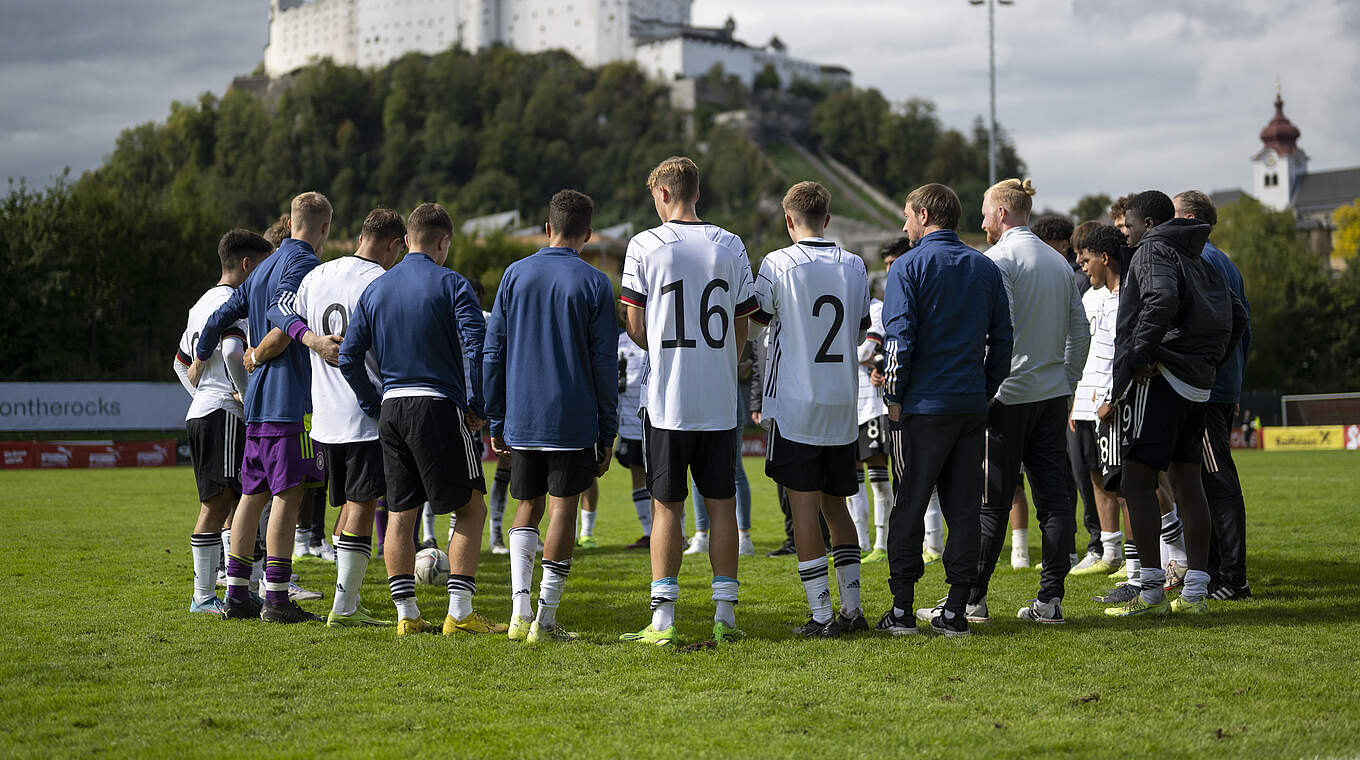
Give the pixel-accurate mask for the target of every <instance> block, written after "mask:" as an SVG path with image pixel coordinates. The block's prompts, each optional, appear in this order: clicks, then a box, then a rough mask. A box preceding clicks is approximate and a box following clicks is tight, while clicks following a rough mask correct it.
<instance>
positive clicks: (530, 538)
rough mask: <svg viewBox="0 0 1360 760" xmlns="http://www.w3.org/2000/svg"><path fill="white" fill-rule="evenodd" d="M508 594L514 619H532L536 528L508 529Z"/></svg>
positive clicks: (536, 550)
mask: <svg viewBox="0 0 1360 760" xmlns="http://www.w3.org/2000/svg"><path fill="white" fill-rule="evenodd" d="M509 540H510V593H511V595H512V596H511V599H512V600H513V606H512V614H513V615H514V616H515V617H523V618H527V617H533V614H534V608H533V603H532V599H531V598H530V588H531V586H532V585H533V582H534V555H535V554H536V553H537V552H538V528H527V527H526V528H511V529H510V537H509Z"/></svg>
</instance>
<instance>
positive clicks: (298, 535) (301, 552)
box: [293, 528, 311, 557]
mask: <svg viewBox="0 0 1360 760" xmlns="http://www.w3.org/2000/svg"><path fill="white" fill-rule="evenodd" d="M310 538H311V531H309V530H307V529H306V528H294V529H293V556H295V557H302V556H305V555H306V554H307V544H308V543H309V539H310Z"/></svg>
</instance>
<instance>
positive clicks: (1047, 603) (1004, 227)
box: [968, 179, 1091, 623]
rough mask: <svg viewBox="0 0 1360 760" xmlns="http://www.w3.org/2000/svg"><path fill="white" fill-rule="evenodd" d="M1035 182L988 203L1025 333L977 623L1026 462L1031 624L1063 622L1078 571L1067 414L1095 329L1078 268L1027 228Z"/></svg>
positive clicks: (998, 421) (999, 429)
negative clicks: (1034, 569)
mask: <svg viewBox="0 0 1360 760" xmlns="http://www.w3.org/2000/svg"><path fill="white" fill-rule="evenodd" d="M1033 196H1034V185H1033V183H1031V182H1030V181H1029V180H1028V179H1026V180H1023V181H1021V180H1019V179H1008V180H1003V181H1001V182H998V183H997V184H995V185H993V186H992V187H991V188H990V189H989V190H988V191H987V193H986V194H985V195H984V196H983V200H982V229H983V231H984V232H986V233H987V240H988V242H990V243H992V244H993V245H992V248H990V249H989V250H988V251H987V258H989V259H991V260H992V261H993V262H994V263H995V264H996V265H997V267H998V268H999V269H1000V270H1001V279H1002V282H1003V283H1004V284H1005V287H1006V294H1007V296H1008V300H1009V303H1010V314H1011V321H1012V323H1013V325H1014V330H1015V348H1014V352H1013V353H1012V354H1011V369H1010V375H1009V376H1008V377H1007V378H1006V380H1005V382H1003V383H1002V384H1001V388H1000V389H999V390H998V391H997V394H996V398H995V400H994V401H993V403H992V404H991V406H990V408H989V409H988V411H987V455H986V461H985V463H984V473H985V478H986V481H987V483H986V495H985V497H984V498H983V501H982V517H981V554H980V556H979V560H978V577H977V585H976V586H974V588H973V591H972V593H971V594H970V596H969V599H968V619H969V620H970V621H972V622H983V621H985V620H987V619H989V616H988V612H987V584H988V581H989V580H990V579H991V575H992V571H993V570H994V569H995V568H996V561H997V558H998V556H999V555H1000V554H1001V547H1002V544H1003V543H1004V541H1005V538H1006V536H1005V527H1006V520H1007V517H1008V515H1009V513H1010V507H1011V497H1012V495H1013V494H1014V493H1015V488H1016V485H1017V484H1018V482H1019V477H1020V466H1021V464H1022V463H1023V464H1024V465H1025V471H1026V474H1027V476H1028V477H1029V485H1030V492H1031V494H1033V497H1034V509H1035V513H1036V515H1037V517H1038V522H1039V524H1040V526H1041V529H1042V531H1043V563H1044V564H1043V569H1042V571H1041V572H1040V587H1039V593H1038V595H1037V598H1036V599H1034V600H1032V601H1031V604H1029V605H1028V606H1026V607H1022V608H1020V610H1019V612H1017V616H1018V617H1019V618H1020V619H1022V620H1031V621H1035V622H1040V623H1062V622H1064V618H1063V614H1062V597H1063V579H1064V578H1065V577H1066V576H1067V572H1068V570H1069V569H1070V568H1071V566H1072V562H1073V561H1072V558H1071V556H1070V554H1069V552H1070V551H1071V549H1072V537H1073V532H1074V530H1075V526H1074V522H1075V511H1076V501H1075V496H1076V495H1075V493H1074V492H1073V489H1072V471H1071V465H1070V463H1069V462H1068V459H1067V438H1066V431H1067V415H1068V410H1069V409H1070V408H1071V402H1072V392H1073V391H1074V390H1075V388H1076V385H1077V381H1078V380H1080V379H1081V372H1082V367H1083V366H1084V365H1085V363H1086V353H1087V350H1088V349H1089V347H1090V343H1091V333H1090V326H1089V325H1088V324H1087V322H1086V310H1085V309H1084V308H1083V306H1082V303H1081V293H1080V292H1078V290H1077V287H1076V284H1075V283H1074V282H1073V280H1072V267H1071V266H1070V265H1069V264H1068V263H1067V259H1066V258H1064V257H1063V255H1062V254H1060V253H1058V252H1057V251H1055V250H1053V249H1052V248H1050V247H1049V246H1048V245H1046V244H1045V243H1044V242H1043V241H1042V240H1040V239H1039V237H1038V236H1037V235H1035V234H1034V233H1033V232H1032V231H1031V230H1030V229H1029V227H1028V226H1027V225H1028V224H1029V214H1030V209H1031V207H1032V205H1033V201H1032V198H1033Z"/></svg>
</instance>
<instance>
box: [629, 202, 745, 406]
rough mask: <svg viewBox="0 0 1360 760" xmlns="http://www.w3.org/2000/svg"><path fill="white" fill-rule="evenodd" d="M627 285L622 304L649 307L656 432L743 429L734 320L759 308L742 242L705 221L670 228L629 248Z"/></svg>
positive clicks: (647, 390)
mask: <svg viewBox="0 0 1360 760" xmlns="http://www.w3.org/2000/svg"><path fill="white" fill-rule="evenodd" d="M622 286H623V288H622V289H623V294H622V295H621V296H620V298H621V299H622V300H623V302H624V303H626V304H629V305H631V306H637V307H643V308H645V309H646V323H647V347H648V351H647V372H646V375H645V379H644V387H643V392H642V406H643V407H644V408H646V410H647V416H648V418H649V420H650V421H651V424H652V426H653V427H656V428H660V429H663V430H731V429H732V428H735V427H737V425H738V421H737V393H738V388H737V354H738V348H739V346H737V342H736V340H734V339H733V334H732V322H733V320H735V319H739V318H743V317H748V316H750V315H751V313H752V312H754V311H755V310H756V300H755V293H754V286H753V283H752V279H751V262H750V260H749V259H747V257H746V246H744V245H742V242H741V238H739V237H737V236H736V235H733V234H732V233H730V232H728V231H727V230H724V229H723V228H721V227H718V226H717V225H713V224H708V223H707V222H666V223H665V224H663V225H661V226H660V227H654V228H652V229H650V230H647V231H645V232H642V233H640V234H638V235H635V236H634V237H633V239H632V240H631V241H630V242H629V243H628V255H627V256H626V257H625V258H624V262H623V283H622Z"/></svg>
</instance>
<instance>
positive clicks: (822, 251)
mask: <svg viewBox="0 0 1360 760" xmlns="http://www.w3.org/2000/svg"><path fill="white" fill-rule="evenodd" d="M756 300H757V301H758V302H759V303H760V311H759V312H757V313H756V320H757V321H759V322H768V323H769V325H770V348H769V351H768V353H767V357H766V362H765V388H764V400H763V401H762V403H761V407H762V408H761V414H762V415H763V416H764V417H768V418H769V419H771V420H774V422H775V424H776V425H778V427H779V434H780V435H782V436H783V437H785V438H787V439H789V440H791V441H796V442H798V443H806V444H808V445H810V446H839V445H844V444H847V443H851V442H853V441H855V440H857V439H858V438H859V415H858V406H859V362H858V356H859V352H858V349H859V342H860V341H859V334H860V331H862V330H868V329H869V273H868V271H867V270H866V269H865V267H864V260H863V259H861V258H860V257H859V256H856V255H855V254H853V253H850V252H849V251H845V250H842V249H841V247H840V246H838V245H836V244H835V243H832V242H831V241H829V240H823V239H821V238H809V239H807V240H802V241H799V242H798V243H796V244H794V245H791V246H789V247H788V248H782V249H780V250H778V251H773V252H771V253H769V254H768V255H766V256H765V260H764V261H763V262H761V264H760V276H759V277H758V278H756Z"/></svg>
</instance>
